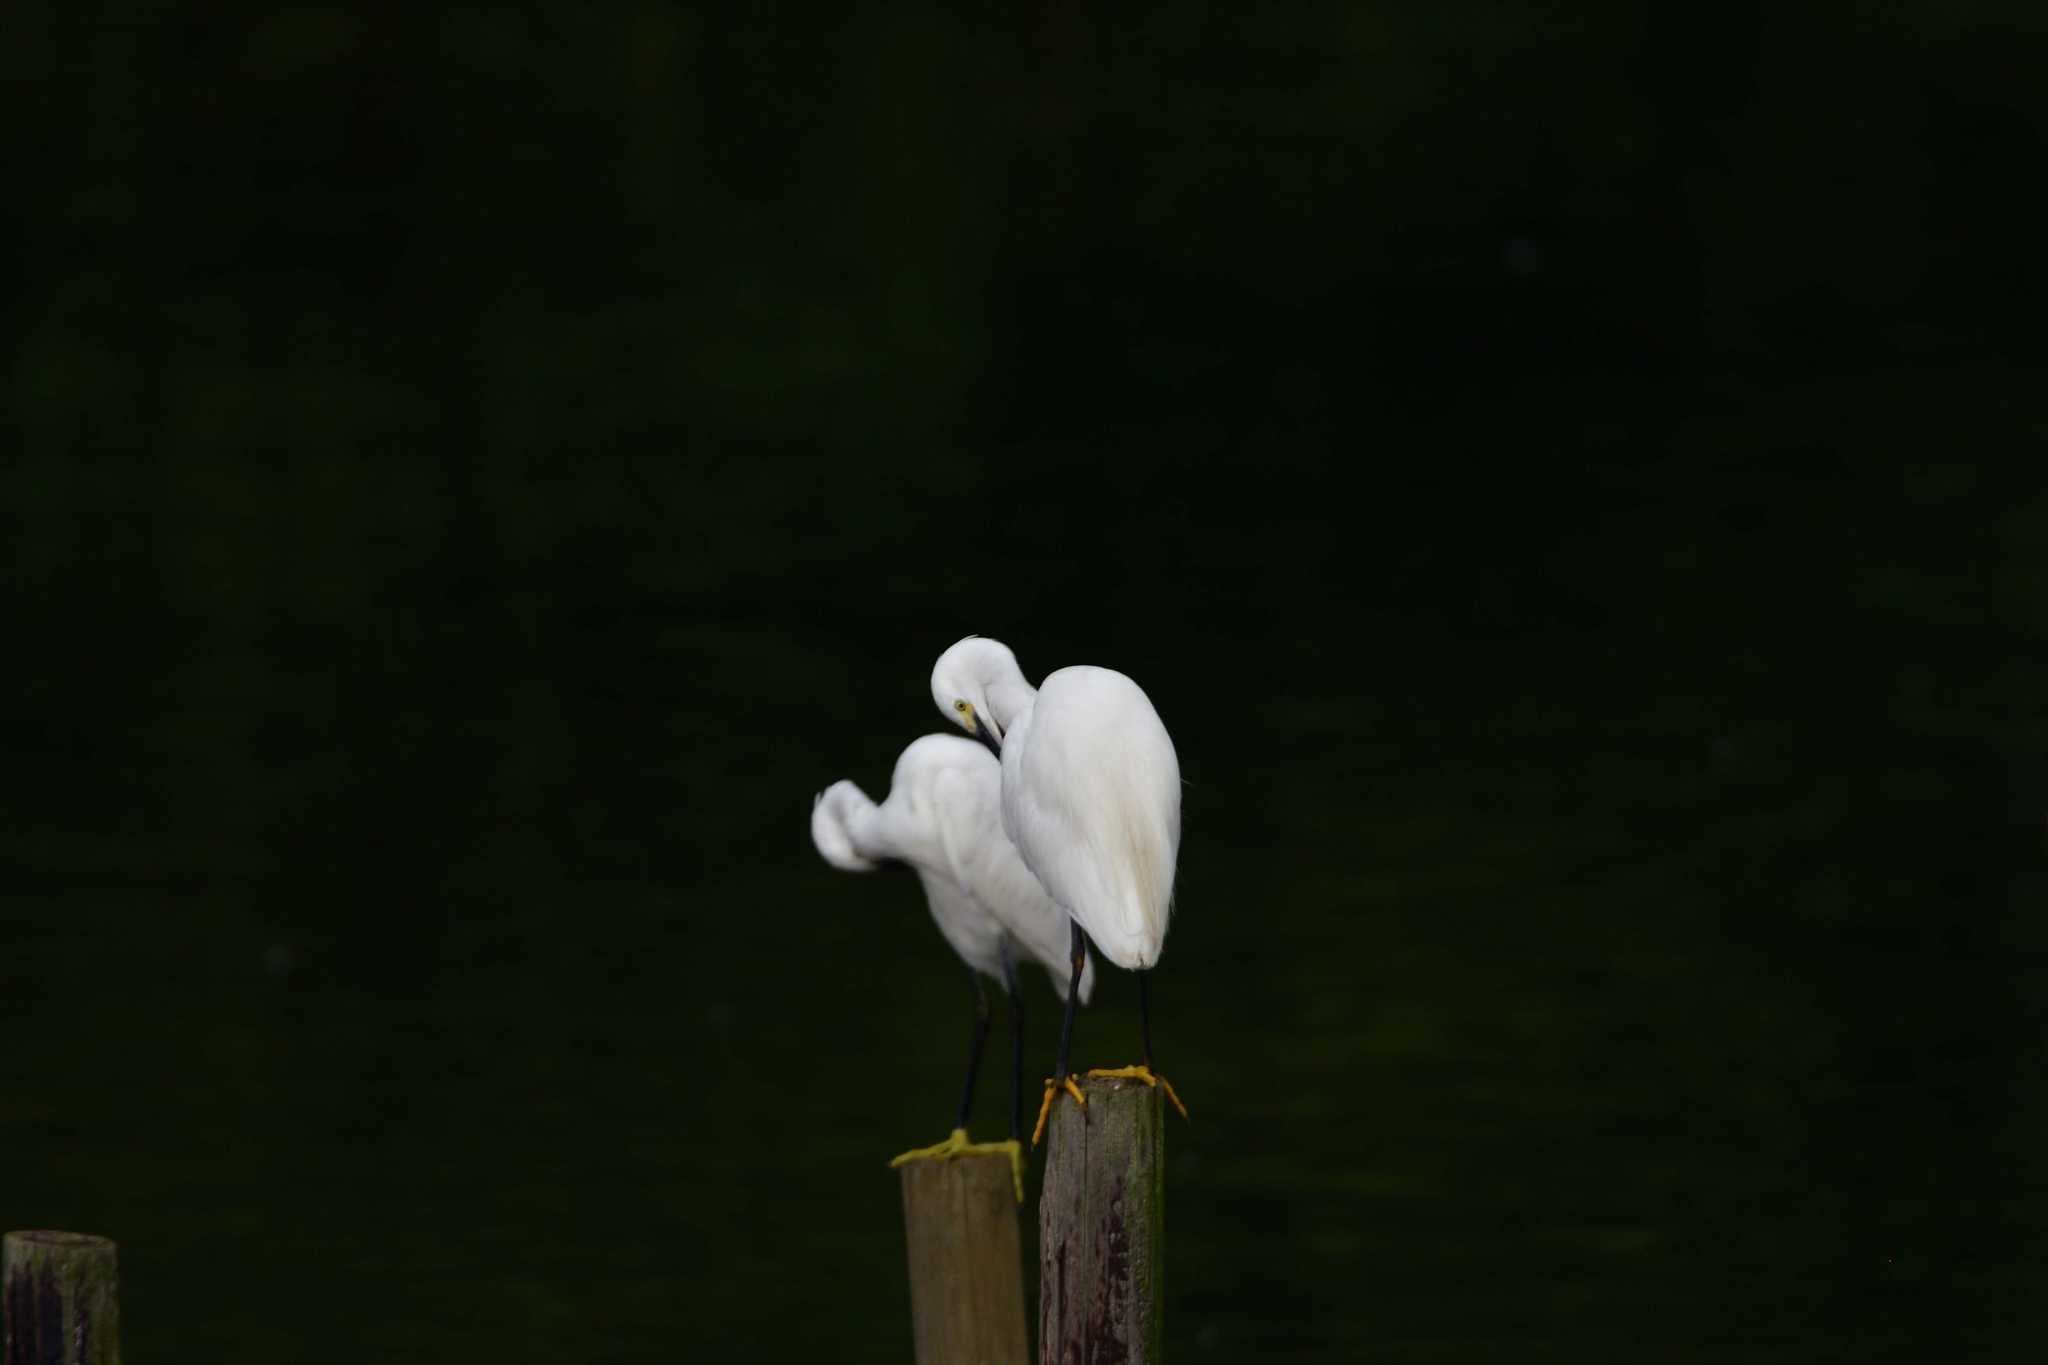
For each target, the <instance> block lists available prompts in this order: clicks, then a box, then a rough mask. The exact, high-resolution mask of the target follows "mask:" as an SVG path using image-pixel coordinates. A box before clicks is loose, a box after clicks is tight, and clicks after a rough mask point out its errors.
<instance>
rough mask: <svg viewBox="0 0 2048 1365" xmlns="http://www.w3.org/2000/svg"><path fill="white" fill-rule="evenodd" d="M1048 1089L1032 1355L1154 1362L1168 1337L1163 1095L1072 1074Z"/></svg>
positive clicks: (1078, 1362)
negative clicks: (1052, 1093)
mask: <svg viewBox="0 0 2048 1365" xmlns="http://www.w3.org/2000/svg"><path fill="white" fill-rule="evenodd" d="M1081 1090H1082V1093H1083V1094H1085V1095H1087V1097H1088V1107H1087V1108H1086V1109H1083V1108H1082V1107H1081V1106H1080V1105H1078V1104H1075V1103H1074V1102H1073V1101H1072V1100H1071V1099H1068V1098H1066V1097H1064V1096H1062V1097H1060V1098H1058V1099H1056V1100H1054V1101H1053V1107H1052V1118H1051V1123H1050V1135H1049V1138H1048V1145H1047V1147H1046V1156H1045V1188H1044V1190H1043V1192H1042V1193H1041V1194H1040V1195H1039V1198H1038V1359H1039V1361H1040V1365H1092V1363H1093V1362H1103V1361H1116V1362H1119V1363H1120V1365H1121V1362H1129V1365H1159V1362H1160V1361H1161V1360H1162V1359H1163V1350H1162V1342H1163V1340H1164V1338H1165V1330H1164V1324H1163V1321H1162V1319H1163V1314H1162V1312H1161V1305H1162V1303H1163V1302H1164V1290H1165V1287H1166V1275H1165V1260H1166V1221H1165V1215H1166V1122H1165V1118H1164V1115H1165V1100H1164V1098H1163V1097H1162V1096H1161V1095H1160V1093H1159V1092H1158V1091H1157V1090H1155V1089H1153V1088H1152V1087H1150V1086H1148V1085H1146V1084H1145V1083H1144V1082H1143V1081H1137V1080H1126V1079H1111V1078H1107V1077H1102V1076H1088V1077H1083V1078H1081Z"/></svg>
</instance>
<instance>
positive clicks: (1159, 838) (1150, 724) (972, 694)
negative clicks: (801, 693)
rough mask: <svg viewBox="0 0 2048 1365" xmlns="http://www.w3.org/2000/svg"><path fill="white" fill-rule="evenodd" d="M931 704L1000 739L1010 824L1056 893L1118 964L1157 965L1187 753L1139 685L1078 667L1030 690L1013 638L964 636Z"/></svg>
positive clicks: (938, 669)
mask: <svg viewBox="0 0 2048 1365" xmlns="http://www.w3.org/2000/svg"><path fill="white" fill-rule="evenodd" d="M932 699H933V700H934V701H936V702H937V703H938V706H939V710H940V711H941V712H943V713H944V714H945V715H946V716H948V717H949V718H950V719H952V720H953V721H954V722H955V723H956V724H959V725H962V726H963V727H964V728H966V729H967V730H968V731H969V733H975V732H976V731H977V729H978V728H985V729H986V730H987V731H988V733H989V735H990V737H991V738H992V739H993V740H994V741H995V742H996V743H998V744H999V745H1000V746H1001V748H1002V820H1003V828H1004V830H1005V831H1006V832H1007V833H1008V835H1009V837H1010V840H1011V841H1012V842H1013V843H1014V844H1015V845H1016V848H1017V851H1018V852H1019V853H1020V854H1022V855H1023V860H1024V864H1025V866H1026V867H1027V868H1028V869H1029V870H1030V871H1031V873H1033V874H1034V875H1035V876H1036V877H1037V878H1038V880H1039V882H1040V883H1042V884H1043V885H1044V887H1045V889H1046V890H1047V891H1048V892H1050V893H1051V894H1052V898H1053V899H1054V900H1056V901H1058V902H1059V904H1060V905H1061V906H1062V907H1064V908H1065V909H1066V911H1067V912H1068V913H1069V914H1071V915H1072V916H1073V918H1074V919H1075V921H1076V922H1078V923H1079V924H1080V926H1081V927H1082V928H1083V929H1084V930H1086V931H1087V933H1088V937H1089V938H1090V939H1092V940H1093V941H1094V943H1095V946H1096V947H1097V948H1098V949H1099V950H1100V951H1101V952H1102V954H1103V956H1105V957H1107V958H1108V959H1109V960H1110V961H1111V962H1114V963H1116V964H1117V965H1118V966H1119V967H1124V968H1128V969H1131V970H1144V969H1146V968H1149V967H1151V966H1153V965H1154V964H1155V963H1157V962H1158V961H1159V955H1160V953H1161V952H1162V951H1163V950H1164V948H1165V946H1166V929H1167V924H1168V921H1169V918H1170V916H1171V913H1172V906H1173V878H1174V869H1175V866H1176V864H1177V862H1178V859H1179V855H1180V761H1179V758H1178V757H1177V756H1176V755H1175V753H1174V749H1173V740H1172V739H1171V738H1170V737H1168V735H1167V733H1166V726H1165V724H1164V723H1162V722H1161V721H1160V719H1159V713H1158V712H1157V711H1155V710H1154V709H1153V707H1152V702H1151V700H1150V699H1149V698H1148V697H1146V695H1145V693H1144V690H1143V689H1142V688H1140V687H1139V686H1138V685H1137V684H1136V683H1134V682H1132V681H1131V680H1130V679H1129V678H1127V677H1125V676H1124V675H1123V674H1121V673H1118V672H1116V671H1115V670H1113V669H1108V668H1094V667H1089V666H1085V665H1084V666H1079V667H1073V668H1062V669H1060V670H1058V671H1057V672H1055V673H1052V674H1050V675H1049V676H1048V677H1047V678H1046V679H1045V682H1044V684H1043V685H1042V686H1041V687H1039V688H1038V689H1037V690H1036V691H1034V690H1033V689H1032V687H1031V684H1030V683H1028V682H1027V681H1025V678H1024V674H1023V671H1022V670H1021V669H1019V668H1018V666H1017V659H1016V656H1015V655H1014V654H1012V653H1011V652H1010V650H1009V648H1008V647H1007V646H1005V645H1003V644H1001V643H999V642H997V641H995V640H985V639H981V638H978V637H975V636H969V637H968V638H967V639H965V640H962V641H960V642H959V643H958V644H956V645H954V646H953V647H952V648H951V649H948V650H947V651H946V652H945V653H944V654H942V655H940V656H939V661H938V663H937V664H936V665H935V666H934V667H933V669H932ZM1054 975H1055V976H1057V975H1058V973H1057V972H1055V973H1054Z"/></svg>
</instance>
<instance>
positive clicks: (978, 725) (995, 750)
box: [974, 716, 1003, 758]
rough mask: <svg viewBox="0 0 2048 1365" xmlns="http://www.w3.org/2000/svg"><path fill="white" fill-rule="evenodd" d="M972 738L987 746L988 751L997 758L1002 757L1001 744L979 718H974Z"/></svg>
mask: <svg viewBox="0 0 2048 1365" xmlns="http://www.w3.org/2000/svg"><path fill="white" fill-rule="evenodd" d="M974 737H975V738H976V739H978V740H980V741H981V742H982V743H983V744H986V745H987V746H988V751H989V752H990V753H992V754H994V755H995V756H996V757H997V758H1001V757H1002V756H1003V742H1002V741H1001V740H999V739H997V738H996V737H995V736H994V735H992V734H990V733H989V731H988V725H987V724H986V723H985V722H984V721H983V720H982V718H981V717H980V716H976V717H975V718H974Z"/></svg>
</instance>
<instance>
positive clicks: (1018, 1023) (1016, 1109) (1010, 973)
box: [1003, 951, 1024, 1142]
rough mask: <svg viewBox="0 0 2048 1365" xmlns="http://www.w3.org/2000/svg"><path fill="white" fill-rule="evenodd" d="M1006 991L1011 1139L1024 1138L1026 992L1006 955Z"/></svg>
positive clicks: (1004, 954)
mask: <svg viewBox="0 0 2048 1365" xmlns="http://www.w3.org/2000/svg"><path fill="white" fill-rule="evenodd" d="M1003 989H1005V990H1007V991H1008V992H1009V993H1010V1139H1011V1141H1013V1142H1014V1141H1016V1140H1017V1139H1018V1138H1021V1137H1022V1136H1023V1135H1024V992H1023V991H1021V990H1019V989H1018V988H1017V963H1016V960H1015V959H1014V958H1013V957H1012V956H1011V955H1010V954H1009V952H1008V951H1005V952H1004V953H1003Z"/></svg>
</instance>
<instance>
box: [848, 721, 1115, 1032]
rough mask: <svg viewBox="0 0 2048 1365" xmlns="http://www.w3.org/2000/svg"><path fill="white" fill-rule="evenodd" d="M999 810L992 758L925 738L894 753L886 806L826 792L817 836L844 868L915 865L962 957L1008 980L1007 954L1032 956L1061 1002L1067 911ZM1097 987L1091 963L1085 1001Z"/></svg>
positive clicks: (854, 790) (857, 792)
mask: <svg viewBox="0 0 2048 1365" xmlns="http://www.w3.org/2000/svg"><path fill="white" fill-rule="evenodd" d="M1001 807H1002V769H1001V765H1000V764H998V763H997V761H996V758H995V756H994V755H993V754H991V753H989V752H988V750H986V749H984V748H982V746H981V745H979V744H977V743H975V742H974V741H973V740H970V739H964V738H962V737H960V736H958V735H926V736H924V737H923V738H922V739H917V740H913V741H912V742H911V743H910V745H909V746H908V747H907V748H905V749H904V751H903V753H902V754H901V755H900V756H899V757H898V758H897V760H896V770H895V772H894V774H892V776H891V777H890V779H889V794H888V796H887V797H886V798H884V799H883V801H882V802H881V804H879V805H877V804H876V803H875V802H873V801H871V800H869V799H868V796H867V794H866V793H865V792H863V791H862V790H861V789H860V788H859V787H858V786H856V785H854V784H853V783H852V782H848V781H841V782H835V783H833V784H832V785H831V786H830V787H827V788H826V789H825V790H824V791H823V792H822V793H820V794H819V796H818V798H817V800H816V801H815V802H814V803H813V804H812V807H811V841H812V842H813V843H814V844H816V845H817V848H818V852H819V854H820V855H822V856H823V857H824V859H825V861H826V862H828V863H831V864H832V865H833V866H834V867H837V868H839V869H841V870H842V871H847V872H866V871H870V870H872V869H873V868H874V867H875V866H876V865H877V864H879V863H882V862H887V861H895V862H903V863H907V864H909V865H910V867H911V868H912V870H914V871H915V872H916V873H917V877H918V880H919V881H920V882H921V883H923V885H924V893H925V902H926V904H927V905H929V906H930V908H931V914H932V920H933V922H934V923H936V924H937V925H938V927H939V932H940V934H942V935H944V937H945V940H946V942H947V943H948V944H950V945H951V946H952V949H953V951H954V952H956V953H958V954H959V955H960V959H961V961H963V962H965V963H966V964H967V965H968V966H969V967H971V968H973V969H974V970H975V971H978V972H982V973H984V974H986V975H988V976H992V977H994V978H995V979H996V980H997V981H999V982H1006V973H1005V972H1004V962H1005V957H1006V955H1007V957H1008V960H1009V961H1011V962H1015V961H1017V960H1018V959H1019V957H1020V956H1022V957H1028V958H1030V959H1032V960H1035V961H1037V962H1040V963H1042V964H1044V966H1045V968H1046V970H1047V971H1048V972H1050V973H1051V975H1052V981H1053V986H1054V988H1055V989H1056V990H1057V991H1058V992H1059V994H1060V997H1061V999H1065V998H1066V995H1067V983H1068V978H1069V975H1070V967H1069V963H1068V957H1067V948H1068V932H1067V922H1066V914H1065V912H1064V911H1062V910H1061V909H1060V907H1059V906H1058V905H1056V904H1055V903H1054V902H1053V900H1052V898H1051V897H1049V896H1048V895H1047V894H1046V891H1045V888H1044V887H1043V886H1041V885H1040V884H1039V882H1038V879H1037V878H1036V877H1034V876H1032V874H1031V871H1030V869H1029V868H1027V867H1026V866H1025V864H1024V861H1023V859H1022V858H1021V857H1020V856H1019V855H1018V852H1017V849H1016V848H1015V847H1014V846H1013V845H1012V844H1011V842H1010V840H1009V838H1008V837H1007V836H1006V835H1005V834H1004V832H1003V822H1002V816H1001ZM1006 984H1007V983H1006ZM1094 984H1095V964H1094V963H1093V962H1092V961H1091V962H1089V963H1087V964H1086V965H1085V967H1084V968H1083V970H1082V973H1081V990H1080V995H1081V1000H1082V1002H1083V1003H1086V1001H1087V1000H1088V997H1089V995H1090V993H1091V992H1092V991H1093V989H1094Z"/></svg>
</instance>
